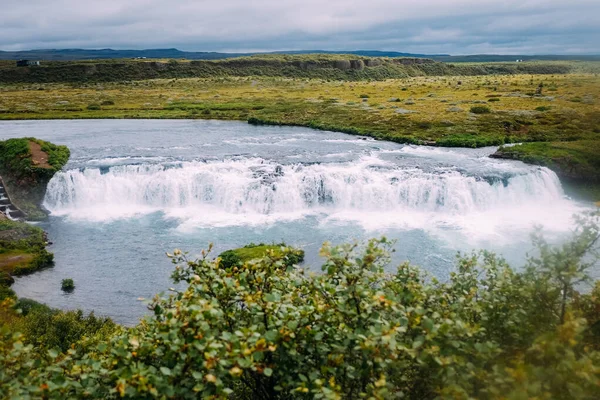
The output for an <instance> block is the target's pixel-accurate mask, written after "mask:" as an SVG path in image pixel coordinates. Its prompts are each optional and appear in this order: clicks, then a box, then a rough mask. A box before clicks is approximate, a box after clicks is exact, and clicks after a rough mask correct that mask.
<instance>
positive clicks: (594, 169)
mask: <svg viewBox="0 0 600 400" xmlns="http://www.w3.org/2000/svg"><path fill="white" fill-rule="evenodd" d="M598 124H599V126H598V129H599V130H600V122H598ZM599 154H600V142H599V141H595V140H577V141H571V142H551V143H525V144H523V145H521V146H512V147H502V148H500V149H499V151H498V153H497V155H496V156H497V157H503V158H513V159H517V160H521V161H524V162H527V163H531V164H537V165H545V166H548V167H550V168H552V169H553V170H554V171H555V172H556V173H557V174H558V175H559V176H560V177H561V178H563V179H565V180H575V181H577V180H579V181H587V182H600V157H599V156H598V155H599Z"/></svg>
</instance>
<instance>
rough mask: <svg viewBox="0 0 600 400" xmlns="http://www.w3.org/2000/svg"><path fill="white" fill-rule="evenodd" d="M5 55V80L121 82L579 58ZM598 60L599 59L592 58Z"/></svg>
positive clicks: (1, 76) (546, 66) (388, 72)
mask: <svg viewBox="0 0 600 400" xmlns="http://www.w3.org/2000/svg"><path fill="white" fill-rule="evenodd" d="M15 64H16V63H15V62H14V61H7V60H4V61H2V60H0V84H2V83H49V82H121V81H134V80H145V79H172V78H211V77H229V76H236V77H250V76H272V77H287V78H313V79H331V80H364V79H373V80H382V79H394V78H406V77H410V76H463V75H510V74H566V73H570V72H572V71H573V69H574V68H575V67H576V65H574V64H577V63H574V62H560V61H559V62H556V61H554V62H546V61H542V62H523V63H515V62H513V63H481V64H473V63H462V64H460V63H456V64H455V63H442V62H438V61H434V60H432V59H429V58H420V57H366V56H359V55H353V54H293V55H290V54H268V55H254V56H250V57H235V58H228V59H225V60H214V59H213V60H176V59H167V60H165V59H162V60H157V59H147V60H144V59H142V60H139V59H136V60H131V59H123V58H121V59H108V60H107V59H104V60H81V61H42V62H41V63H40V65H35V66H28V67H20V66H16V65H15ZM587 64H595V63H587Z"/></svg>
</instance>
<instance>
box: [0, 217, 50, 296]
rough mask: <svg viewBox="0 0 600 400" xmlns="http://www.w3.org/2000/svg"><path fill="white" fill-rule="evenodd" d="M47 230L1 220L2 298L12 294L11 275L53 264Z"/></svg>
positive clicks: (22, 273)
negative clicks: (48, 247)
mask: <svg viewBox="0 0 600 400" xmlns="http://www.w3.org/2000/svg"><path fill="white" fill-rule="evenodd" d="M53 259H54V257H53V255H52V253H49V252H48V251H47V250H46V237H45V234H44V231H43V230H42V229H40V228H38V227H35V226H32V225H29V224H27V223H24V222H17V221H10V220H7V219H2V220H0V301H1V300H2V299H3V298H4V297H12V296H14V293H12V291H10V289H8V287H9V286H10V284H12V279H11V277H12V276H20V275H27V274H30V273H33V272H36V271H39V270H40V269H42V268H46V267H49V266H51V265H52V262H53Z"/></svg>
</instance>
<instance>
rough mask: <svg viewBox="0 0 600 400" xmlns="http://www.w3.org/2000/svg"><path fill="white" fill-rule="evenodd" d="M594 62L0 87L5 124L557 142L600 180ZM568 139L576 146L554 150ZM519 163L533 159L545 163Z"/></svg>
mask: <svg viewBox="0 0 600 400" xmlns="http://www.w3.org/2000/svg"><path fill="white" fill-rule="evenodd" d="M507 64H510V63H507ZM596 64H600V63H582V64H577V63H575V64H573V63H571V64H570V65H572V68H573V69H575V70H577V71H582V72H578V73H572V74H560V75H559V74H556V75H552V74H543V75H528V74H518V75H482V76H420V77H409V78H403V79H386V80H377V81H373V80H360V81H347V80H346V81H340V80H327V79H308V78H284V77H265V76H262V77H212V78H183V79H151V80H141V81H127V82H95V83H94V82H91V83H45V84H42V83H35V84H23V83H20V84H2V85H0V119H5V120H8V119H57V118H64V119H72V118H197V119H227V120H243V121H250V122H252V123H257V124H261V123H264V124H281V125H297V126H307V127H312V128H317V129H326V130H335V131H341V132H347V133H352V134H361V135H368V136H372V137H375V138H378V139H383V140H391V141H396V142H401V143H415V144H430V145H438V146H466V147H480V146H486V145H502V144H504V143H514V142H544V143H553V145H552V146H550V147H540V146H537V147H535V148H536V149H537V150H536V152H537V153H539V152H540V151H541V152H543V153H544V157H546V156H548V157H554V155H555V154H558V153H556V151H554V150H553V151H552V152H546V150H544V149H550V148H552V149H556V148H557V146H558V147H560V148H561V154H560V157H563V158H564V155H565V153H568V154H570V155H571V156H572V157H571V156H570V158H571V159H572V162H573V163H581V162H583V161H585V163H586V165H585V168H583V169H581V170H585V171H586V178H585V179H587V180H589V178H590V177H592V178H593V179H594V180H595V179H597V177H598V176H599V173H598V172H599V171H598V167H597V163H594V162H590V160H595V159H596V160H597V159H598V158H600V154H599V153H598V149H599V146H597V145H596V144H595V143H597V141H598V140H600V78H599V77H598V75H597V74H596V73H592V72H589V71H594V70H595V68H596V67H597V66H596ZM573 66H577V68H575V67H573ZM586 71H588V72H586ZM472 111H476V112H472ZM564 142H569V143H570V144H569V145H564V144H561V145H556V144H554V143H564ZM590 144H591V145H590ZM529 148H533V147H523V152H521V153H518V152H514V155H515V156H516V157H520V156H521V155H524V151H525V149H529ZM521 158H524V159H526V161H531V162H537V161H539V160H540V159H541V158H542V157H537V159H534V158H533V157H527V158H526V157H521ZM545 164H546V165H554V164H555V163H552V162H545ZM590 168H591V170H592V174H591V175H590V173H589V171H590Z"/></svg>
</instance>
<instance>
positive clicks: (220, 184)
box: [45, 156, 574, 232]
mask: <svg viewBox="0 0 600 400" xmlns="http://www.w3.org/2000/svg"><path fill="white" fill-rule="evenodd" d="M572 205H573V204H572V202H569V201H567V200H565V199H564V194H563V191H562V188H561V185H560V182H559V180H558V178H557V177H556V175H555V174H554V173H553V172H552V171H550V170H548V169H547V168H531V167H524V168H523V167H522V168H520V169H519V168H515V167H510V168H505V169H498V171H496V172H495V173H494V174H491V175H489V174H488V175H486V176H479V177H478V176H468V175H466V174H463V173H461V172H459V171H457V170H456V169H454V168H448V167H445V168H438V169H436V170H434V171H429V172H428V171H424V170H421V169H419V168H399V167H398V166H396V165H395V164H394V163H393V162H390V161H385V160H381V159H379V158H378V157H376V156H363V157H362V158H361V159H360V160H359V161H356V162H350V163H347V162H340V163H321V164H308V165H307V164H292V165H279V164H276V163H272V162H268V161H266V160H264V159H261V158H245V159H230V160H221V161H211V162H185V163H180V164H178V165H176V166H175V167H173V166H168V165H161V164H142V165H121V166H112V167H110V168H104V169H98V168H83V169H77V170H69V171H65V172H60V173H58V174H57V175H56V176H55V177H54V178H53V179H52V180H51V181H50V183H49V185H48V191H47V194H46V199H45V206H46V207H47V208H48V209H49V210H50V211H51V212H52V214H54V215H66V216H69V217H71V218H75V219H85V220H93V221H108V220H114V219H118V218H129V217H132V216H135V215H138V214H148V213H153V212H158V211H160V212H163V213H164V214H165V215H166V216H167V217H172V218H177V219H180V220H182V221H184V224H185V226H186V227H187V228H190V227H192V226H228V225H244V224H248V225H256V224H264V223H275V222H278V221H281V220H293V219H300V218H304V217H306V216H307V215H320V216H323V221H329V222H336V223H337V222H340V221H352V222H356V223H359V224H361V225H362V226H364V227H365V228H366V229H377V228H387V227H391V226H400V227H407V228H417V227H421V228H422V227H425V226H428V225H436V226H456V227H460V228H461V229H469V227H471V228H472V230H473V232H485V231H486V230H487V231H489V232H494V230H495V229H497V227H498V226H510V225H511V224H510V223H507V222H510V221H509V220H514V221H512V222H513V223H515V224H519V223H521V224H528V225H531V224H532V223H534V222H536V221H540V222H544V220H545V219H548V217H549V216H553V217H556V211H557V209H558V210H563V212H562V214H565V215H566V214H568V215H569V217H570V215H572V213H573V212H574V210H572V208H573V207H572ZM554 220H556V218H554ZM562 223H563V221H562V220H561V221H560V222H558V225H561V224H562ZM486 226H488V228H486ZM469 230H470V229H469Z"/></svg>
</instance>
